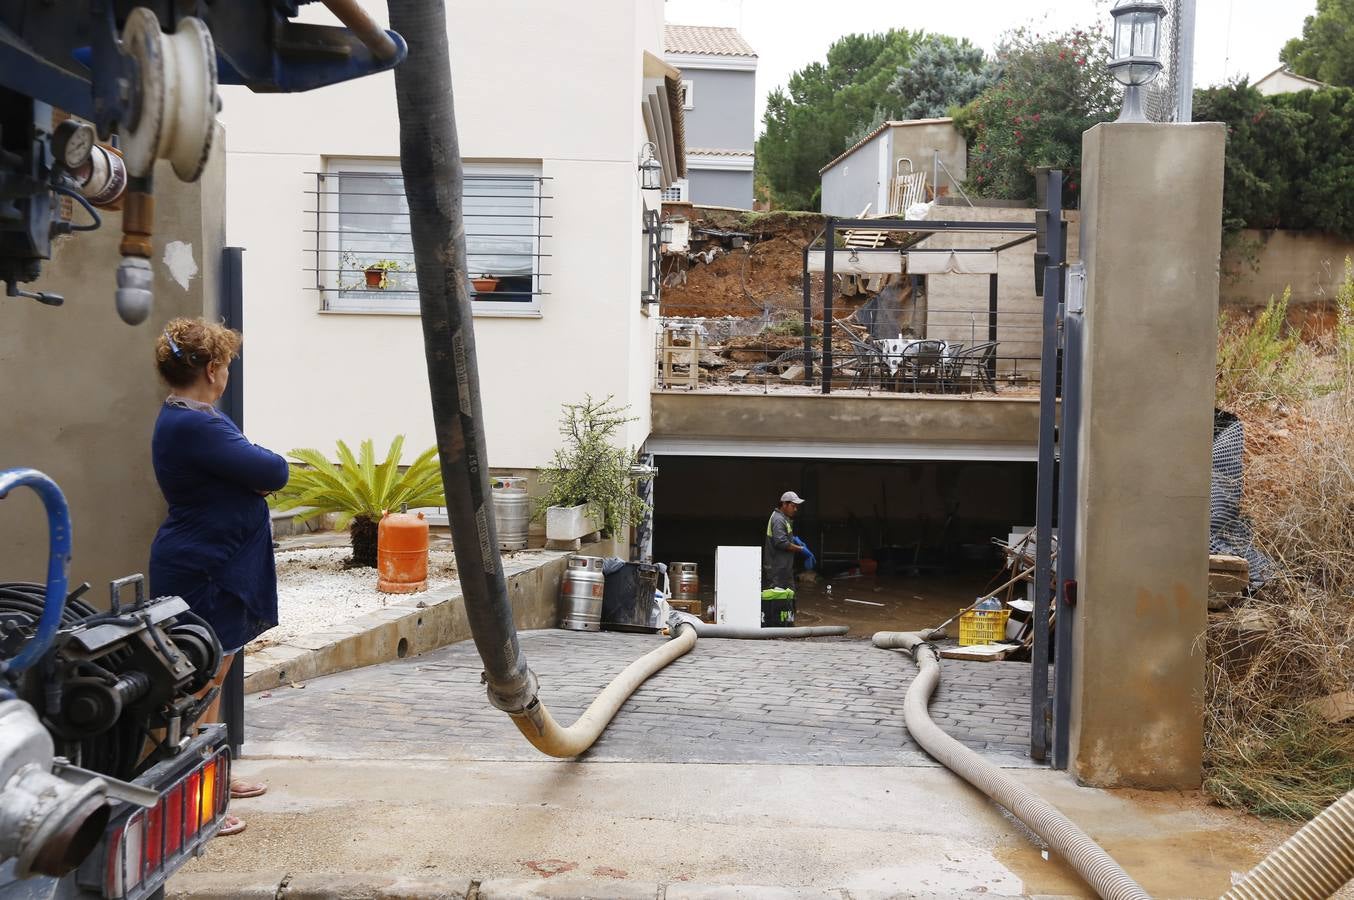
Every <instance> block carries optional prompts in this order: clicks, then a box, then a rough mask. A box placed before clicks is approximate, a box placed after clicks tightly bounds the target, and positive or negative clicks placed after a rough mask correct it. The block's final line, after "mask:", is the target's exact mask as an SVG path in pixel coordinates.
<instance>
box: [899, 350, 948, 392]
mask: <svg viewBox="0 0 1354 900" xmlns="http://www.w3.org/2000/svg"><path fill="white" fill-rule="evenodd" d="M944 360H945V342H944V341H929V340H928V341H916V342H914V343H911V344H908V345H907V346H906V347H904V348H903V365H902V368H901V370H900V373H901V375H902V378H903V380H904V381H906V382H909V383H911V385H912V388H913V390H919V389H920V388H921V386H922V385H942V384H943V382H944V375H945V371H944Z"/></svg>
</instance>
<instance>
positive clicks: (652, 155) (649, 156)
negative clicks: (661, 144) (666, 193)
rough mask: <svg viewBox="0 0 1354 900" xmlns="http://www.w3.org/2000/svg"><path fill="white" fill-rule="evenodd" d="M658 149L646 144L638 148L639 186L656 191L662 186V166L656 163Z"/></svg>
mask: <svg viewBox="0 0 1354 900" xmlns="http://www.w3.org/2000/svg"><path fill="white" fill-rule="evenodd" d="M657 157H658V147H657V146H655V145H654V144H653V142H651V141H650V142H647V143H645V144H644V146H643V147H641V148H639V186H640V187H641V188H643V189H644V190H646V191H656V190H658V189H660V188H661V187H662V186H663V164H662V163H660V162H659V161H658V158H657Z"/></svg>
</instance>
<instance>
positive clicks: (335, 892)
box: [165, 872, 998, 900]
mask: <svg viewBox="0 0 1354 900" xmlns="http://www.w3.org/2000/svg"><path fill="white" fill-rule="evenodd" d="M997 896H998V895H993V894H976V893H970V892H960V893H948V892H947V893H945V894H937V893H932V892H912V891H889V890H865V891H857V890H851V891H848V890H846V889H842V888H828V889H820V888H798V887H782V886H779V885H770V884H700V883H696V882H671V883H658V882H652V881H616V880H610V879H592V878H570V877H568V876H563V877H555V878H490V879H484V880H479V879H475V878H471V877H470V876H468V875H446V876H442V877H440V878H416V877H404V876H398V875H341V874H332V873H307V874H298V875H283V874H279V873H276V872H258V873H241V874H232V873H229V872H182V873H179V874H178V875H175V876H174V878H173V879H171V880H170V882H169V885H168V887H167V888H166V889H165V900H516V898H522V897H533V898H546V900H884V898H890V900H940V898H960V900H964V898H969V900H978V898H982V900H995V898H996V897H997Z"/></svg>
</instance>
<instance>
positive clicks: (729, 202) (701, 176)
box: [686, 169, 752, 209]
mask: <svg viewBox="0 0 1354 900" xmlns="http://www.w3.org/2000/svg"><path fill="white" fill-rule="evenodd" d="M686 177H687V184H688V186H689V190H690V192H691V202H692V203H695V204H696V205H698V206H733V207H736V208H738V209H752V172H751V171H748V172H722V171H717V170H711V169H687V175H686Z"/></svg>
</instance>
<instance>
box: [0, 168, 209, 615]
mask: <svg viewBox="0 0 1354 900" xmlns="http://www.w3.org/2000/svg"><path fill="white" fill-rule="evenodd" d="M224 173H225V165H224V159H223V157H222V155H221V154H217V155H216V156H215V157H214V158H213V160H212V162H211V164H210V165H209V166H208V168H207V171H206V172H205V173H204V175H203V177H202V179H201V180H200V181H199V182H198V183H196V184H192V185H185V184H183V183H181V182H180V181H178V179H176V178H175V177H174V175H173V173H172V172H171V171H170V170H169V167H168V165H167V164H163V163H162V164H161V165H160V166H159V167H158V168H157V170H156V173H155V185H156V233H155V255H154V258H153V260H152V267H153V269H154V272H155V285H154V291H155V306H154V310H153V311H152V313H151V316H150V319H149V320H147V321H146V322H144V323H143V324H141V325H136V326H130V325H127V324H125V323H124V322H123V321H122V320H121V319H119V318H118V315H117V312H116V310H115V309H114V306H113V289H114V284H115V282H114V275H115V273H116V271H117V265H118V262H119V261H120V260H121V256H120V255H119V254H118V243H119V241H120V240H121V236H122V235H121V218H120V216H119V215H118V214H117V213H104V226H103V228H102V229H100V230H99V231H96V232H93V233H90V234H83V235H77V236H73V237H68V238H63V239H62V240H60V241H58V243H57V244H56V248H55V252H54V255H53V258H52V259H51V260H50V261H48V262H47V263H44V265H43V275H42V278H41V279H39V280H38V281H37V282H35V283H34V284H33V285H31V286H30V287H32V288H35V289H37V290H43V291H54V292H56V293H59V294H62V295H64V296H65V298H66V305H65V306H62V307H56V308H54V307H49V306H41V305H39V304H37V303H34V302H33V301H30V300H7V301H5V302H4V303H2V304H0V409H3V410H4V411H5V416H6V425H5V427H4V428H3V434H4V437H3V440H0V468H10V467H14V466H31V467H33V468H36V469H39V470H40V471H43V472H45V473H47V474H48V475H50V476H51V477H53V478H55V479H56V481H57V483H58V484H59V485H60V486H61V489H62V491H63V492H64V493H65V494H66V499H67V501H68V502H69V503H70V507H71V518H72V530H73V533H74V538H75V551H74V554H73V557H72V560H71V568H70V574H71V581H72V583H73V584H79V583H80V582H81V581H88V582H90V584H92V585H93V586H94V590H93V592H92V593H91V594H90V595H89V599H90V600H91V601H93V602H94V603H96V604H98V605H103V604H104V603H105V599H104V598H105V597H106V596H107V593H108V582H109V581H110V580H111V579H113V578H120V577H122V576H123V575H128V574H131V573H133V572H143V573H144V572H145V570H146V564H147V561H148V559H149V555H150V542H151V539H152V538H153V537H154V536H155V531H156V529H157V528H159V526H160V523H161V521H163V519H164V513H165V507H164V501H163V500H162V499H161V496H160V491H159V488H158V487H157V486H156V484H155V476H154V473H153V472H152V471H151V465H150V438H151V431H152V429H153V428H154V425H155V417H156V415H157V414H158V413H159V411H160V402H161V400H163V399H164V395H165V389H164V387H163V386H162V385H161V383H160V380H159V378H158V377H157V376H156V373H155V368H154V363H153V353H154V351H153V347H154V344H155V340H156V338H157V337H158V336H159V334H160V332H161V331H162V330H163V329H164V326H165V323H166V322H167V321H169V320H170V319H171V318H174V317H175V316H199V315H203V313H204V310H209V311H212V312H213V313H214V311H215V308H216V303H217V296H218V286H217V273H218V271H219V265H218V262H219V257H220V253H221V246H222V228H221V225H222V223H221V220H220V210H221V208H222V205H223V201H224V195H225V184H224ZM174 241H181V242H184V243H185V244H187V245H188V246H189V248H190V249H191V253H192V257H193V261H194V263H196V265H197V268H198V272H197V274H196V275H195V276H193V277H192V278H191V279H190V280H189V281H188V286H187V287H186V288H185V287H183V286H181V285H180V284H179V283H178V282H177V281H176V280H175V279H174V278H173V277H172V276H171V275H170V273H169V269H168V268H167V267H166V265H165V262H164V259H165V248H166V246H167V245H168V244H169V243H171V242H174ZM45 523H46V519H45V517H44V513H43V509H42V504H41V503H40V502H39V500H38V499H37V495H36V494H34V493H33V492H32V491H29V490H27V489H22V490H17V491H14V492H13V493H12V494H11V495H10V496H9V497H8V498H7V499H5V500H3V501H0V546H3V547H4V554H3V562H4V565H3V569H0V579H3V580H12V581H37V582H42V581H45V580H46V571H47V528H46V524H45Z"/></svg>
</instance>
